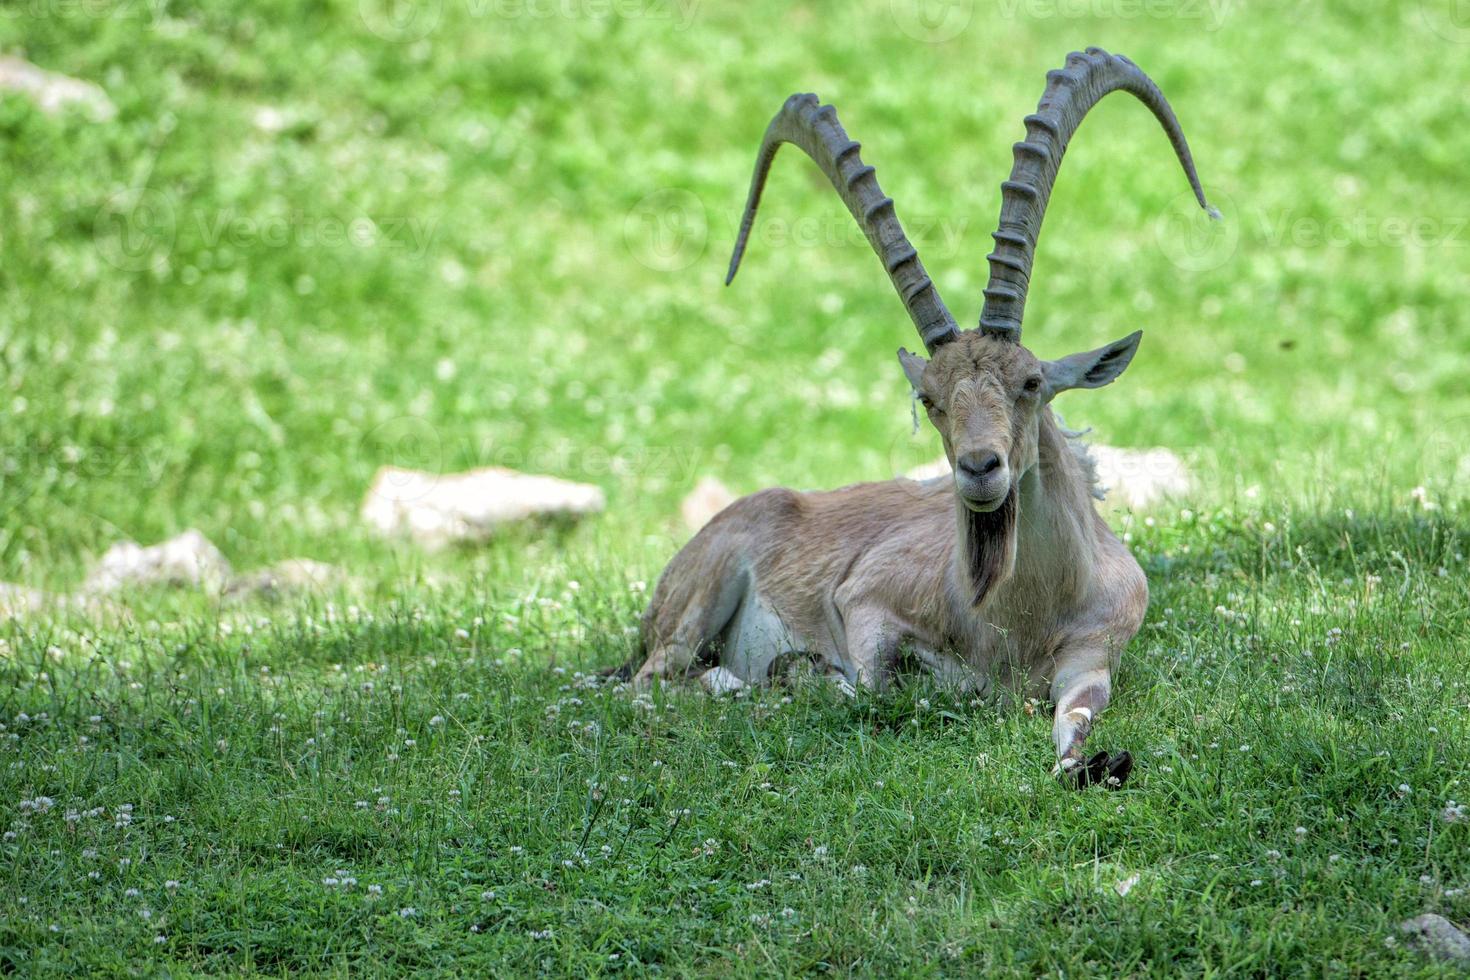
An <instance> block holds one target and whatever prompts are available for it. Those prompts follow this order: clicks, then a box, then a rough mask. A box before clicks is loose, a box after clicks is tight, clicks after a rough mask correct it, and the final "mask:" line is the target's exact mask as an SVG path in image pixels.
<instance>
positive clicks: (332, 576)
mask: <svg viewBox="0 0 1470 980" xmlns="http://www.w3.org/2000/svg"><path fill="white" fill-rule="evenodd" d="M341 581H343V576H342V573H341V571H340V570H338V569H337V568H336V567H335V566H333V565H328V564H326V563H325V562H319V561H312V560H311V559H310V558H287V559H285V560H284V561H278V562H276V563H275V564H274V565H270V566H267V567H266V568H258V569H256V570H255V571H253V572H247V573H246V574H244V575H240V576H237V577H236V578H235V579H234V580H233V581H232V582H230V584H229V586H228V587H226V589H225V592H226V594H228V595H231V596H234V597H236V598H259V599H278V598H280V597H281V596H283V595H285V594H287V593H294V592H321V591H325V590H326V589H329V588H331V587H332V586H334V585H336V584H338V583H339V582H341Z"/></svg>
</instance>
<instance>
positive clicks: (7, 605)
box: [0, 582, 46, 619]
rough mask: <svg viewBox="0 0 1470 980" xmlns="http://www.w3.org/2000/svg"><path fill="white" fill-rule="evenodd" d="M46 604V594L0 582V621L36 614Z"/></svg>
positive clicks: (22, 586)
mask: <svg viewBox="0 0 1470 980" xmlns="http://www.w3.org/2000/svg"><path fill="white" fill-rule="evenodd" d="M45 603H46V594H45V593H44V592H41V591H39V590H37V589H31V588H27V587H26V586H24V585H14V584H12V583H10V582H0V619H15V618H16V617H18V616H24V615H26V614H27V613H33V612H36V611H37V610H38V609H40V608H41V607H42V606H43V605H45Z"/></svg>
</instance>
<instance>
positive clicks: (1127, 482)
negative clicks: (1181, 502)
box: [904, 444, 1194, 510]
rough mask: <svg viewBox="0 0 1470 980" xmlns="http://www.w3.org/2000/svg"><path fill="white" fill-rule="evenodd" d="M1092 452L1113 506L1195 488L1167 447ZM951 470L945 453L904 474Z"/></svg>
mask: <svg viewBox="0 0 1470 980" xmlns="http://www.w3.org/2000/svg"><path fill="white" fill-rule="evenodd" d="M1087 452H1088V455H1090V456H1091V457H1092V460H1093V463H1094V465H1095V466H1096V468H1097V482H1098V484H1099V485H1100V486H1101V487H1102V488H1103V489H1104V490H1105V491H1107V496H1106V498H1105V502H1106V504H1107V505H1109V506H1113V507H1127V508H1129V509H1131V510H1147V509H1148V508H1150V507H1152V506H1154V505H1155V504H1158V503H1160V502H1161V501H1164V500H1168V499H1172V498H1177V497H1182V496H1185V495H1186V494H1188V493H1189V491H1190V489H1191V488H1192V487H1193V485H1194V483H1193V480H1191V479H1190V476H1189V469H1188V467H1186V466H1185V465H1184V460H1182V459H1180V458H1179V457H1178V456H1177V455H1175V454H1174V453H1173V452H1171V451H1169V450H1167V449H1117V448H1114V447H1113V446H1101V445H1095V444H1093V445H1089V446H1088V447H1087ZM950 472H952V471H951V470H950V466H949V460H947V459H945V458H944V457H943V456H941V457H939V458H938V459H936V460H935V461H934V462H932V463H925V464H923V465H922V466H916V467H914V468H913V469H911V470H909V471H908V472H907V473H905V474H904V476H905V477H907V478H908V479H910V480H920V481H922V480H932V479H934V478H935V477H938V476H946V475H948V474H949V473H950Z"/></svg>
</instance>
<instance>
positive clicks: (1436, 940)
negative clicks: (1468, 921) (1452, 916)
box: [1399, 912, 1470, 966]
mask: <svg viewBox="0 0 1470 980" xmlns="http://www.w3.org/2000/svg"><path fill="white" fill-rule="evenodd" d="M1399 930H1400V931H1401V932H1403V933H1405V934H1406V935H1407V936H1408V944H1409V945H1410V946H1412V947H1413V948H1414V949H1417V950H1418V951H1419V952H1421V953H1427V954H1428V955H1429V956H1431V957H1433V958H1434V959H1437V960H1439V961H1440V962H1443V963H1458V964H1462V965H1465V966H1470V936H1466V935H1465V934H1464V933H1463V932H1461V931H1460V930H1459V929H1457V928H1455V926H1454V924H1453V923H1451V922H1450V921H1449V920H1448V919H1446V918H1445V917H1444V916H1442V915H1435V914H1434V913H1432V912H1429V913H1426V914H1424V915H1421V916H1417V917H1416V918H1413V919H1405V920H1404V921H1403V922H1401V923H1399Z"/></svg>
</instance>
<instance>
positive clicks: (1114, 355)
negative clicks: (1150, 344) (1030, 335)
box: [1041, 330, 1143, 395]
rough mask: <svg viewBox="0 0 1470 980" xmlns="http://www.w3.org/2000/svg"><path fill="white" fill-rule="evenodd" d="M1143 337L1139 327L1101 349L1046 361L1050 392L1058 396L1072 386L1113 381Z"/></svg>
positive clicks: (1130, 358) (1079, 386)
mask: <svg viewBox="0 0 1470 980" xmlns="http://www.w3.org/2000/svg"><path fill="white" fill-rule="evenodd" d="M1142 339H1143V331H1142V330H1136V331H1134V332H1133V333H1131V334H1129V335H1128V336H1126V337H1124V338H1123V339H1122V340H1115V341H1113V342H1112V343H1111V344H1108V345H1107V346H1105V347H1099V348H1098V349H1097V350H1090V351H1088V352H1087V353H1085V354H1072V355H1070V356H1068V357H1064V358H1062V359H1061V360H1059V361H1044V362H1042V365H1041V371H1042V373H1043V374H1044V375H1046V385H1047V389H1048V391H1049V392H1050V393H1051V394H1053V395H1055V394H1057V393H1058V392H1062V391H1066V390H1067V389H1068V388H1101V387H1102V386H1103V385H1105V384H1111V383H1112V382H1113V381H1115V380H1117V377H1118V375H1120V374H1122V373H1123V369H1124V368H1126V367H1127V366H1128V363H1129V362H1130V361H1132V360H1133V355H1134V354H1136V353H1138V342H1139V341H1140V340H1142Z"/></svg>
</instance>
